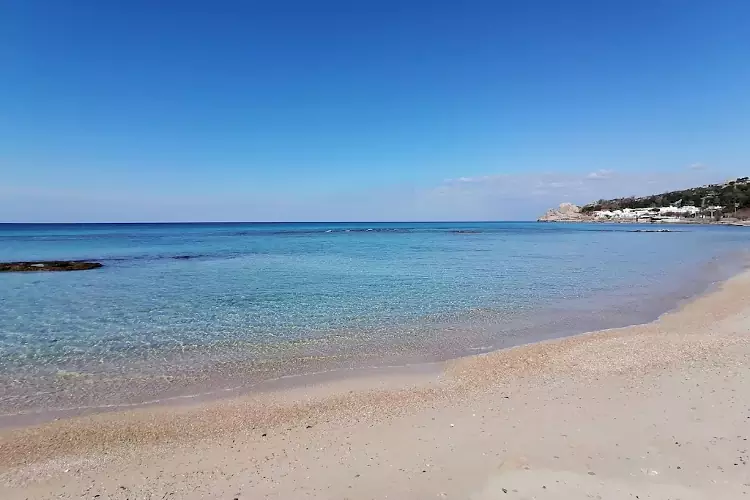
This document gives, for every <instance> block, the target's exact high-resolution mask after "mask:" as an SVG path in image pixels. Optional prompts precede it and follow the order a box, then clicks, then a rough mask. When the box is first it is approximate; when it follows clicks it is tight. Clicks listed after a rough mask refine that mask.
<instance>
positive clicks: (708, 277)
mask: <svg viewBox="0 0 750 500" xmlns="http://www.w3.org/2000/svg"><path fill="white" fill-rule="evenodd" d="M717 264H719V267H716V265H717ZM704 266H705V269H703V270H701V271H700V273H699V275H698V276H699V277H697V278H696V277H695V276H693V278H692V279H691V280H690V282H688V281H685V282H684V283H683V285H685V286H687V287H688V288H687V289H688V291H687V292H685V288H682V287H680V292H679V293H674V291H672V292H669V293H667V292H665V291H662V292H659V293H657V294H656V295H655V296H654V297H650V298H649V299H648V300H647V299H646V298H645V297H641V298H639V299H638V300H637V301H636V302H635V303H636V304H645V303H646V302H648V303H650V307H651V309H648V310H644V311H639V312H638V313H635V312H633V311H632V310H629V311H628V312H627V313H626V314H621V313H616V311H614V310H607V312H606V314H602V312H603V310H602V311H600V310H596V311H593V312H592V311H583V312H584V314H591V315H593V316H596V317H597V318H598V317H600V316H601V317H606V319H604V320H596V321H594V322H593V323H592V322H589V323H585V322H575V323H573V324H572V325H567V326H564V325H563V324H561V323H560V321H559V320H560V316H559V315H560V314H564V315H568V314H569V312H568V311H567V307H566V306H565V305H564V307H563V308H562V309H559V310H558V309H555V308H552V309H549V310H547V309H542V310H540V312H544V311H546V312H544V314H546V315H549V316H550V319H551V320H552V319H554V323H551V324H550V325H547V326H546V328H545V324H544V323H539V324H536V323H535V324H534V326H533V327H532V328H531V329H530V330H529V331H528V332H526V333H523V334H522V335H520V337H511V338H506V337H503V336H501V337H494V338H492V339H490V340H489V341H488V343H487V342H480V343H481V344H482V345H479V346H478V347H469V346H464V347H463V348H461V349H453V350H446V351H445V352H444V353H438V352H430V353H425V354H424V355H421V356H417V355H416V354H414V353H412V354H411V355H403V356H402V357H401V358H399V357H395V356H393V355H391V357H390V358H372V361H374V363H371V364H368V361H367V358H362V359H359V358H350V359H347V358H343V361H341V362H339V364H338V365H337V364H334V363H333V362H332V361H329V360H327V358H326V357H325V356H323V357H322V358H321V361H320V362H319V364H317V366H316V365H315V363H316V361H315V360H314V359H313V363H312V364H310V365H309V368H308V369H307V370H305V369H300V368H299V361H295V358H285V359H279V360H278V361H276V363H275V365H276V366H278V367H279V368H280V373H279V374H278V375H275V376H270V377H268V378H254V379H253V378H250V379H245V380H243V379H242V377H248V375H249V376H250V377H253V376H255V375H257V374H254V372H250V371H245V370H243V366H242V365H238V366H236V367H235V368H234V369H237V370H238V373H239V376H238V377H239V378H237V379H236V380H232V379H229V378H226V379H223V378H218V379H217V380H216V381H214V382H211V383H206V384H205V385H203V386H200V385H198V386H195V387H196V388H197V390H189V391H182V392H180V390H179V389H180V388H179V387H176V388H174V389H172V390H171V392H170V390H164V391H162V393H161V394H159V395H158V397H154V398H153V399H148V398H147V399H146V400H136V401H132V400H124V401H119V402H116V403H101V404H94V405H77V406H69V407H53V408H50V407H46V408H41V409H39V408H28V409H27V408H24V409H21V410H20V411H10V412H2V413H0V432H2V431H4V430H13V429H23V428H25V427H30V426H38V425H44V424H47V423H50V422H55V421H59V420H65V419H75V418H80V417H88V416H94V415H98V414H117V413H121V412H128V411H132V410H136V411H137V410H150V409H158V408H160V407H164V408H169V407H190V406H194V405H201V404H213V403H217V402H218V403H220V402H221V401H228V400H232V399H236V398H243V397H252V396H253V395H262V394H265V393H268V392H273V391H277V390H287V389H292V390H294V389H297V388H299V387H306V386H310V385H315V384H318V383H321V382H327V381H334V382H336V381H341V380H347V379H362V378H365V379H366V378H368V377H370V376H372V375H373V374H378V375H380V376H386V377H391V376H393V375H394V374H395V375H398V374H402V373H407V374H409V373H416V372H433V373H434V372H436V371H440V370H441V368H440V367H441V366H443V365H445V364H446V363H450V362H453V361H456V360H460V359H464V358H471V357H473V356H476V355H481V354H487V353H493V352H498V351H504V350H507V349H512V348H516V347H522V346H528V345H534V344H537V343H540V342H548V341H555V340H561V339H566V338H571V337H576V336H579V335H586V334H590V333H596V332H601V331H609V330H613V329H619V328H628V327H635V326H640V325H644V324H649V323H651V322H654V321H658V320H659V319H660V318H661V317H662V316H663V315H665V314H669V313H671V312H675V311H678V310H679V309H681V308H682V307H683V306H684V305H685V304H689V303H690V302H692V301H694V300H697V299H700V298H701V297H702V296H704V295H706V294H709V293H712V292H713V291H715V290H716V289H718V288H720V287H721V286H722V284H723V283H725V282H726V281H727V280H730V279H732V277H734V276H737V275H739V274H742V273H743V272H745V270H746V269H748V260H747V256H746V255H744V254H740V253H737V254H736V255H734V254H731V255H724V256H719V257H715V258H713V259H711V260H710V261H706V262H705V263H704ZM654 299H656V300H655V301H654ZM566 304H567V303H566ZM654 304H656V305H655V306H654ZM570 305H571V304H567V306H570ZM568 320H570V318H568ZM597 323H604V325H605V326H600V327H596V325H597ZM454 326H455V325H452V324H446V325H444V326H442V327H440V326H438V328H449V329H452V328H454ZM592 326H594V327H592ZM519 332H520V330H519ZM452 335H457V336H458V337H460V338H464V337H463V335H475V334H470V330H466V328H465V327H463V326H459V327H458V329H457V330H456V332H455V333H453V334H452ZM466 338H468V337H466ZM477 339H479V337H477ZM335 357H336V356H334V359H335ZM300 359H304V357H303V358H300ZM287 365H290V366H291V365H294V366H297V369H298V370H300V371H296V372H295V371H290V372H288V373H284V372H283V371H281V368H283V367H285V366H287ZM197 373H198V375H197V376H200V374H201V373H203V372H197ZM205 373H208V374H212V373H214V372H213V371H212V370H211V369H209V370H208V371H206V372H205ZM158 378H159V377H157V379H158ZM124 380H127V378H124ZM83 381H84V382H87V381H94V379H86V378H84V379H83ZM57 390H65V388H64V387H63V388H59V389H57ZM136 394H137V393H136ZM157 394H158V393H157Z"/></svg>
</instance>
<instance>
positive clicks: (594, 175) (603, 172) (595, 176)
mask: <svg viewBox="0 0 750 500" xmlns="http://www.w3.org/2000/svg"><path fill="white" fill-rule="evenodd" d="M614 173H615V172H614V170H607V169H600V170H597V171H595V172H591V173H590V174H588V175H587V176H586V178H587V179H589V180H595V181H598V180H603V179H611V178H612V176H613V175H614Z"/></svg>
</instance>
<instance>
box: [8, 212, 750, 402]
mask: <svg viewBox="0 0 750 500" xmlns="http://www.w3.org/2000/svg"><path fill="white" fill-rule="evenodd" d="M664 228H668V229H670V230H671V231H672V232H668V233H651V232H636V230H653V229H664ZM748 242H750V231H749V230H747V229H746V228H736V227H719V226H693V225H681V226H663V225H659V226H649V225H643V226H641V225H631V224H621V225H616V224H613V225H605V224H539V223H516V222H513V223H506V222H488V223H356V224H354V223H332V224H329V223H242V224H240V223H236V224H234V223H233V224H71V225H65V224H60V225H25V224H5V225H1V224H0V261H14V260H43V259H47V260H53V259H91V260H97V261H100V262H102V263H103V264H104V267H103V268H101V269H98V270H92V271H84V272H70V273H12V274H11V273H6V274H0V374H4V375H6V376H8V377H10V376H13V375H14V374H15V373H24V374H26V375H29V376H30V374H31V375H38V376H42V375H44V374H49V373H56V372H60V371H71V370H75V371H77V372H82V373H88V372H91V373H95V372H96V373H106V372H108V371H112V372H121V371H122V370H124V369H125V368H123V367H130V368H128V369H130V370H131V371H132V370H143V371H149V370H150V371H154V370H156V371H159V370H164V371H165V372H169V370H170V369H176V368H174V367H178V366H179V367H180V369H183V368H184V367H185V365H189V364H190V363H191V362H193V361H195V360H198V361H199V363H201V366H204V367H205V366H207V365H210V364H211V363H223V362H226V361H228V360H236V359H243V360H253V359H255V358H257V357H263V356H264V355H268V353H273V355H274V356H277V357H278V356H282V354H283V351H284V349H285V348H286V347H289V346H293V347H294V349H297V350H298V351H299V349H300V348H299V346H300V345H305V343H311V344H310V345H313V346H314V348H313V350H314V352H315V353H316V354H319V355H325V354H326V352H329V351H330V352H334V351H336V350H337V349H338V350H341V349H346V350H348V351H351V352H350V353H349V354H356V351H357V350H358V349H361V350H362V351H363V352H362V353H360V354H362V355H366V356H372V354H373V353H372V351H373V350H380V349H382V350H383V352H387V351H388V350H389V347H390V346H394V345H396V346H400V347H399V349H400V350H402V351H403V350H408V349H411V350H412V351H414V352H417V351H419V349H420V348H422V344H423V345H424V346H423V348H424V350H426V351H430V350H435V349H436V347H435V346H437V347H439V346H441V345H448V344H449V345H450V346H451V348H452V349H456V350H457V351H460V350H462V349H465V350H467V351H470V350H471V349H478V348H480V347H481V346H484V345H486V344H487V342H494V341H499V344H502V339H503V338H504V337H513V336H516V337H519V336H520V337H523V336H529V338H531V336H533V335H534V332H535V330H542V329H546V330H550V328H552V329H554V325H555V324H556V323H555V321H556V320H555V314H556V311H557V312H560V311H567V312H568V313H570V311H574V314H572V316H571V315H570V314H568V316H566V318H567V319H566V323H565V325H564V327H563V326H562V323H560V325H561V326H560V327H559V328H560V329H561V330H564V329H571V331H572V330H575V329H576V328H583V327H584V326H585V325H586V324H587V323H586V321H587V319H588V320H590V324H592V325H594V326H597V327H601V326H607V325H608V323H607V318H606V317H604V316H606V315H607V314H612V315H613V317H614V316H616V317H617V321H620V322H621V321H623V317H625V316H627V314H629V311H632V313H633V316H634V317H635V316H636V313H637V312H638V311H640V310H644V311H649V312H653V310H655V309H657V308H658V307H659V306H657V305H656V304H661V303H662V302H664V300H665V299H664V298H665V297H672V298H674V297H678V296H681V294H687V293H688V292H687V291H688V290H692V289H693V288H696V287H697V286H698V284H699V282H700V283H701V284H705V282H708V281H710V280H711V279H712V278H713V277H714V276H716V275H718V274H720V272H719V271H720V269H719V268H722V269H723V267H724V266H723V264H724V263H726V262H729V261H730V260H731V259H733V258H734V256H738V255H741V254H742V253H743V252H744V250H745V249H746V248H747V247H748ZM649 303H650V304H651V307H649ZM664 303H666V302H664ZM623 308H624V309H625V310H624V311H623ZM561 314H562V313H561ZM576 318H579V319H580V320H581V325H578V326H576V325H573V326H571V321H572V322H574V320H576ZM551 320H552V321H551ZM617 321H615V322H617ZM480 324H481V325H482V326H481V329H479V330H481V335H475V334H468V333H466V334H463V333H461V332H469V331H472V325H480ZM488 325H491V326H490V327H488ZM550 325H552V326H550ZM613 326H615V325H613ZM441 329H442V330H445V331H446V332H453V333H451V334H450V335H443V336H441V334H440V332H439V330H441ZM519 332H520V333H519ZM475 333H476V332H475ZM561 333H565V332H561ZM546 334H547V335H554V334H555V332H554V331H547V333H546ZM449 336H450V342H447V341H446V340H445V339H447V338H448V337H449ZM480 337H481V339H480ZM523 340H524V338H516V340H515V341H514V343H518V341H523ZM499 344H498V345H499ZM326 349H328V351H326ZM365 351H366V352H365ZM154 360H161V361H154ZM170 367H172V368H170ZM0 396H2V394H1V393H0Z"/></svg>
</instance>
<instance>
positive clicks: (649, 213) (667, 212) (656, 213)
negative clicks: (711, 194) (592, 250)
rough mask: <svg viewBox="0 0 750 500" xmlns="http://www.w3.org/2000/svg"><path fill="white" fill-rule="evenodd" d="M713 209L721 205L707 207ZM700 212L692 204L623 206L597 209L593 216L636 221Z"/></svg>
mask: <svg viewBox="0 0 750 500" xmlns="http://www.w3.org/2000/svg"><path fill="white" fill-rule="evenodd" d="M709 208H713V209H714V210H716V209H720V208H721V207H718V208H715V207H709ZM700 212H701V209H700V208H698V207H695V206H692V205H687V206H684V207H655V208H623V209H622V210H619V209H618V210H598V211H596V212H594V214H593V215H594V218H595V219H598V220H622V221H636V220H641V219H643V220H646V219H648V220H651V219H654V218H657V219H659V220H662V219H664V218H665V217H670V218H675V217H677V218H679V217H693V216H695V215H697V214H699V213H700Z"/></svg>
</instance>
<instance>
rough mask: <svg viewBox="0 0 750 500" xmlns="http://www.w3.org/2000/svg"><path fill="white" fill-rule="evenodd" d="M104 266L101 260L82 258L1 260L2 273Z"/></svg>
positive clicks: (83, 268)
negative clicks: (29, 260)
mask: <svg viewBox="0 0 750 500" xmlns="http://www.w3.org/2000/svg"><path fill="white" fill-rule="evenodd" d="M100 267H102V264H100V263H99V262H86V261H81V260H42V261H37V262H0V273H23V272H33V271H86V270H87V269H97V268H100Z"/></svg>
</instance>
